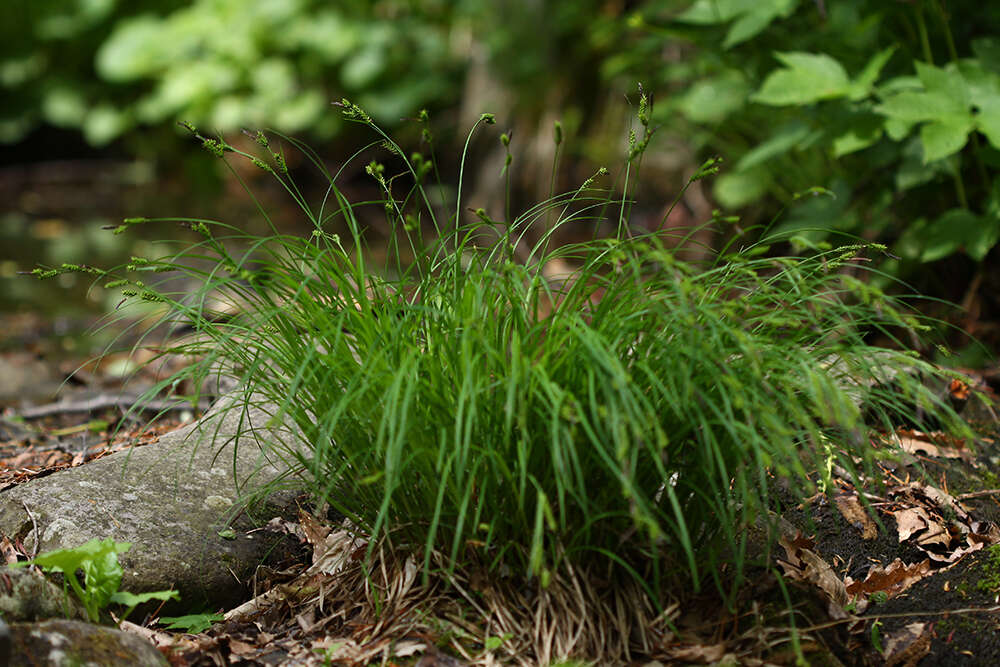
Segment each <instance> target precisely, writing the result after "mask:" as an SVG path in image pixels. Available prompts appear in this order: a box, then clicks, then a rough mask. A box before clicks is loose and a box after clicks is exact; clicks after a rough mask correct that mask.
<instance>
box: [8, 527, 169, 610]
mask: <svg viewBox="0 0 1000 667" xmlns="http://www.w3.org/2000/svg"><path fill="white" fill-rule="evenodd" d="M131 546H132V545H131V544H129V543H128V542H115V541H114V540H112V539H104V540H97V539H94V540H90V541H89V542H86V543H85V544H81V545H80V546H78V547H75V548H73V549H56V550H54V551H47V552H45V553H43V554H39V555H38V556H35V558H33V559H32V560H29V561H26V562H22V563H16V564H15V565H14V566H15V567H18V566H21V567H23V566H26V565H37V566H38V567H40V568H42V569H43V570H44V571H46V572H58V573H61V574H62V575H63V578H64V580H65V582H66V584H67V585H68V586H69V588H70V589H72V591H73V593H74V594H75V595H76V597H77V599H79V600H80V602H82V603H83V606H84V608H85V609H86V610H87V616H88V617H89V618H90V620H91V621H98V620H99V619H100V612H101V610H102V609H104V608H106V607H107V606H108V605H109V604H112V603H115V604H121V605H124V606H125V607H126V611H125V613H124V614H123V615H122V617H121V618H122V619H125V618H126V617H127V616H128V615H129V614H130V613H131V612H132V610H134V609H135V607H136V606H138V605H140V604H142V603H144V602H149V601H150V600H170V599H175V600H176V599H180V595H179V594H178V593H177V592H176V591H154V592H150V593H139V594H134V593H129V592H127V591H120V590H118V587H119V586H120V585H121V581H122V568H121V565H120V564H119V563H118V554H121V553H125V552H126V551H128V550H129V549H130V548H131ZM77 572H82V573H83V583H82V584H81V582H80V580H79V579H78V578H77Z"/></svg>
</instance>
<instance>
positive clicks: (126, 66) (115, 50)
mask: <svg viewBox="0 0 1000 667" xmlns="http://www.w3.org/2000/svg"><path fill="white" fill-rule="evenodd" d="M162 39H163V22H162V21H161V20H160V19H158V18H155V17H152V16H140V17H137V18H134V19H127V20H124V21H122V22H121V23H119V24H118V26H117V27H116V28H115V31H114V32H113V33H111V36H110V37H108V38H107V40H105V41H104V43H103V44H101V48H100V49H98V51H97V56H96V62H95V65H96V67H97V73H98V74H100V75H101V77H102V78H104V79H107V80H108V81H113V82H120V81H132V80H135V79H138V78H141V77H144V76H150V75H152V74H154V73H155V72H158V71H159V69H160V68H161V67H162V66H164V65H165V64H166V63H165V62H164V60H163V58H162V57H161V50H160V48H159V45H160V43H161V41H160V40H162Z"/></svg>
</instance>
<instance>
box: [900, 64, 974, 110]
mask: <svg viewBox="0 0 1000 667" xmlns="http://www.w3.org/2000/svg"><path fill="white" fill-rule="evenodd" d="M914 65H915V67H916V69H917V77H919V78H920V81H921V83H923V84H924V89H925V90H926V91H927V92H928V93H931V94H940V95H943V96H944V97H946V98H948V99H949V100H951V102H952V103H953V104H954V105H955V107H956V108H960V109H968V108H969V104H970V99H969V87H968V86H967V85H966V83H965V78H964V77H963V76H962V73H961V72H959V71H958V69H957V68H956V67H954V66H951V65H950V66H948V68H947V69H942V68H940V67H934V66H933V65H927V64H926V63H922V62H920V61H919V60H918V61H917V62H916V63H914Z"/></svg>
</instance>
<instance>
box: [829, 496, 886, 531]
mask: <svg viewBox="0 0 1000 667" xmlns="http://www.w3.org/2000/svg"><path fill="white" fill-rule="evenodd" d="M834 502H835V503H836V504H837V509H838V510H840V513H841V514H842V515H843V516H844V519H846V520H847V522H848V523H849V524H851V525H852V526H854V527H855V528H857V529H858V530H859V531H861V538H862V539H865V540H873V539H875V538H876V537H877V536H878V528H877V527H876V525H875V522H874V521H872V518H871V516H870V515H869V514H868V512H866V511H865V508H864V507H862V505H861V501H860V499H859V498H858V494H856V493H841V494H838V495H837V497H836V498H834Z"/></svg>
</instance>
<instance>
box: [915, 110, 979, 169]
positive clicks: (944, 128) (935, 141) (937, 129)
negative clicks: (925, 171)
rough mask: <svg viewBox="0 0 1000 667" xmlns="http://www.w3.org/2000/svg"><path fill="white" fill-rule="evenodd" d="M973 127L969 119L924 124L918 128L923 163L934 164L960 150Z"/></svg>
mask: <svg viewBox="0 0 1000 667" xmlns="http://www.w3.org/2000/svg"><path fill="white" fill-rule="evenodd" d="M974 127H975V124H974V122H973V121H972V119H971V117H970V118H964V119H957V122H955V121H954V120H951V119H949V120H945V121H942V122H933V123H926V124H924V125H922V126H921V128H920V141H921V143H922V144H923V146H924V163H928V162H934V161H935V160H940V159H942V158H946V157H948V156H949V155H952V154H954V153H957V152H958V151H960V150H962V147H963V146H965V143H966V142H967V141H968V140H969V132H971V131H972V130H973V128H974Z"/></svg>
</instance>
